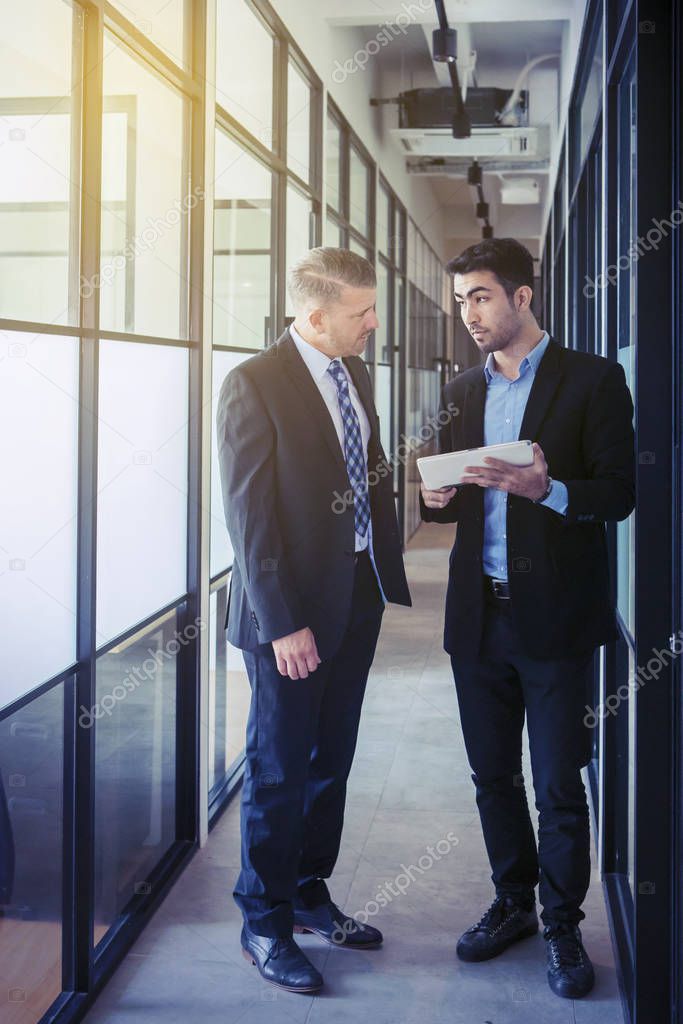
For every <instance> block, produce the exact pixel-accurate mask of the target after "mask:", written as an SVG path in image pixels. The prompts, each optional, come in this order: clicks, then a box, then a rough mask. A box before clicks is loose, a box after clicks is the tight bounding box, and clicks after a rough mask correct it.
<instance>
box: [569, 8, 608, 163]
mask: <svg viewBox="0 0 683 1024" xmlns="http://www.w3.org/2000/svg"><path fill="white" fill-rule="evenodd" d="M601 105H602V22H601V23H600V30H599V32H598V37H597V39H596V41H595V48H594V50H593V57H592V60H591V65H590V69H589V71H588V78H587V80H586V86H585V90H584V94H583V98H582V100H581V113H580V118H581V123H580V131H579V146H578V154H577V155H578V166H577V167H576V169H575V173H577V174H578V171H579V168H580V167H581V166H582V165H583V162H584V160H585V159H586V153H587V152H588V146H589V145H590V141H591V137H592V135H593V129H594V128H595V119H596V117H597V116H598V112H599V110H600V107H601Z"/></svg>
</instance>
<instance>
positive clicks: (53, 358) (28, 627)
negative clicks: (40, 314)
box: [0, 332, 78, 707]
mask: <svg viewBox="0 0 683 1024" xmlns="http://www.w3.org/2000/svg"><path fill="white" fill-rule="evenodd" d="M77 456H78V342H77V341H75V340H74V339H72V338H59V337H36V336H35V335H32V334H13V333H12V334H10V333H5V332H3V333H1V334H0V464H1V465H2V474H3V476H2V504H1V511H0V608H2V614H1V615H0V650H1V651H2V673H1V674H0V706H2V707H4V706H5V705H6V704H9V703H10V702H11V701H13V700H16V698H17V697H20V696H21V695H22V694H24V693H26V692H28V691H29V690H32V689H33V688H34V687H35V686H38V685H39V684H40V683H42V682H44V681H45V680H46V679H49V678H51V677H52V676H54V675H57V673H58V672H60V671H61V670H62V669H65V668H67V667H68V666H69V665H71V664H72V663H73V662H74V661H75V658H76V496H77Z"/></svg>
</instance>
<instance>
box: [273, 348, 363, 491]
mask: <svg viewBox="0 0 683 1024" xmlns="http://www.w3.org/2000/svg"><path fill="white" fill-rule="evenodd" d="M276 348H277V354H278V355H282V360H283V363H284V366H285V370H286V372H287V373H288V375H289V377H290V378H291V380H292V382H293V383H294V384H295V386H296V388H297V389H298V392H299V395H300V396H301V398H302V400H303V401H304V403H305V408H307V409H310V411H311V415H312V416H313V417H314V419H315V422H316V423H317V425H318V426H319V428H320V433H321V434H322V437H323V440H324V441H325V443H326V444H327V446H328V448H329V449H330V452H331V454H332V455H333V456H334V459H335V461H336V462H337V463H338V465H339V467H340V469H342V470H343V471H344V473H346V461H345V459H344V455H343V453H342V450H341V446H340V444H339V438H338V437H337V431H336V430H335V429H334V423H333V422H332V417H331V416H330V413H329V410H328V408H327V406H326V405H325V401H324V399H323V396H322V395H321V394H320V391H319V390H318V385H317V384H316V383H315V381H314V380H313V378H312V377H311V374H310V373H309V370H308V367H307V366H306V364H305V362H304V361H303V359H302V358H301V356H300V355H299V352H298V349H297V347H296V345H295V344H294V341H293V339H292V336H291V334H290V333H289V331H285V333H284V334H283V335H282V337H281V338H280V339H279V341H278V342H277V344H276Z"/></svg>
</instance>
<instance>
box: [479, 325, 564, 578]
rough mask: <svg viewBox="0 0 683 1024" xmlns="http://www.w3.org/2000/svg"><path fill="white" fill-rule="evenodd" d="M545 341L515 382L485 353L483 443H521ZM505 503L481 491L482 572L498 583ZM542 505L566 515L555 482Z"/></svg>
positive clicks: (503, 497)
mask: <svg viewBox="0 0 683 1024" xmlns="http://www.w3.org/2000/svg"><path fill="white" fill-rule="evenodd" d="M549 342H550V338H549V336H548V333H547V331H544V333H543V337H542V338H541V340H540V341H539V343H538V344H537V345H536V346H535V347H534V348H532V350H531V352H529V354H528V355H527V356H525V357H524V359H523V360H522V362H521V363H520V364H519V376H518V377H516V378H515V380H508V378H507V377H505V376H504V375H503V374H502V373H500V371H499V370H497V369H496V362H495V359H494V355H493V352H489V355H488V358H487V360H486V364H485V366H484V375H485V377H486V406H485V410H484V444H486V445H489V444H505V443H507V442H509V441H520V440H521V441H523V440H525V438H520V436H519V431H520V429H521V426H522V419H523V418H524V410H525V409H526V404H527V401H528V400H529V394H530V392H531V385H532V384H533V382H534V377H535V376H536V371H537V370H538V365H539V363H540V361H541V359H542V358H543V355H544V353H545V350H546V349H547V347H548V344H549ZM475 486H476V485H475ZM507 501H508V495H507V492H506V491H497V490H496V489H495V488H493V487H487V488H485V490H484V551H483V569H484V573H485V574H486V575H487V576H494V577H495V578H496V579H498V580H507V578H508V567H507ZM542 504H543V505H546V506H547V507H548V508H551V509H553V510H554V511H555V512H558V513H559V514H560V515H566V512H567V505H568V504H569V495H568V492H567V487H566V485H565V484H563V483H562V482H561V481H559V480H553V486H552V489H551V492H550V494H549V495H548V497H547V498H546V500H545V501H544V502H542Z"/></svg>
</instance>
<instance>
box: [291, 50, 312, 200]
mask: <svg viewBox="0 0 683 1024" xmlns="http://www.w3.org/2000/svg"><path fill="white" fill-rule="evenodd" d="M310 150H311V90H310V87H309V85H308V82H307V81H306V80H305V79H304V78H303V76H302V75H301V73H300V72H299V71H298V69H297V68H296V67H295V66H294V65H293V64H292V63H291V61H290V64H289V67H288V69H287V165H288V166H289V167H290V168H291V170H293V171H294V173H295V174H298V175H299V177H300V178H303V180H304V181H308V180H309V177H310V172H311V159H310Z"/></svg>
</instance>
